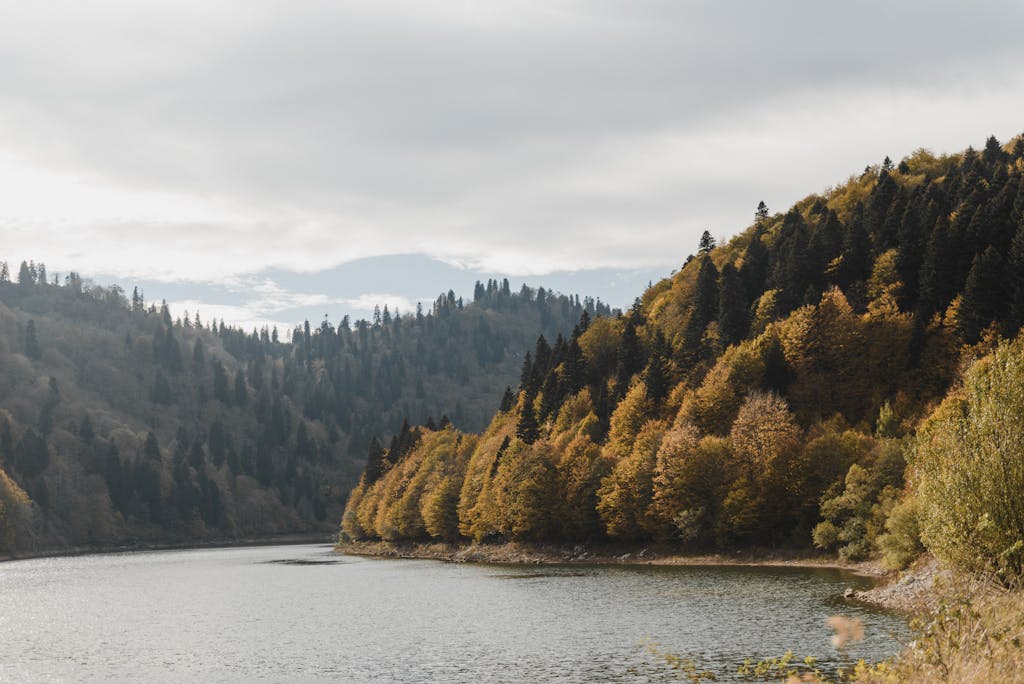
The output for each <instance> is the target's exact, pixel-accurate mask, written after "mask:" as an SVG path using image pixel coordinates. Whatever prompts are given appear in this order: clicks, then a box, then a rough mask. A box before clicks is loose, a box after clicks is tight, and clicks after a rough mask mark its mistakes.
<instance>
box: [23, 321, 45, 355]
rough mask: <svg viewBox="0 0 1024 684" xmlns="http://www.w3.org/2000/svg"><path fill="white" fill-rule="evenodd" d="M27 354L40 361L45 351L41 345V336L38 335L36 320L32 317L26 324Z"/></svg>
mask: <svg viewBox="0 0 1024 684" xmlns="http://www.w3.org/2000/svg"><path fill="white" fill-rule="evenodd" d="M25 356H27V357H28V358H30V359H32V360H33V361H38V360H39V359H41V358H42V356H43V351H42V349H40V347H39V337H38V336H37V335H36V322H35V320H32V319H29V322H28V324H27V325H26V326H25Z"/></svg>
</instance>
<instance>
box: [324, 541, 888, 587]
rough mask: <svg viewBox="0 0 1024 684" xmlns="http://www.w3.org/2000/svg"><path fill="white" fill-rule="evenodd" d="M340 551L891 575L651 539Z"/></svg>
mask: <svg viewBox="0 0 1024 684" xmlns="http://www.w3.org/2000/svg"><path fill="white" fill-rule="evenodd" d="M334 548H335V551H337V552H338V553H343V554H349V555H353V556H365V557H370V558H393V559H427V560H441V561H446V562H449V563H495V564H500V565H582V564H593V565H663V566H683V565H706V566H714V565H718V566H748V567H791V568H826V569H832V570H842V571H844V572H849V573H851V574H854V575H857V576H859V577H865V578H870V579H875V580H878V579H883V578H885V577H886V576H889V575H892V574H893V573H890V572H888V571H885V570H883V569H882V568H881V566H879V565H878V564H877V563H874V562H871V561H868V562H864V563H845V562H843V561H841V560H839V559H838V558H836V557H835V556H827V555H820V554H817V555H815V554H811V553H807V552H801V551H799V550H780V549H757V548H755V549H744V550H738V551H735V552H733V553H710V554H707V553H705V554H685V553H680V552H679V550H678V549H673V548H671V547H661V546H658V545H654V544H649V545H645V546H593V547H583V546H581V545H576V546H572V547H569V546H557V545H545V544H537V545H533V544H517V543H511V542H510V543H505V544H468V545H459V544H446V543H440V542H433V543H403V544H393V543H389V542H339V543H337V544H336V545H335V547H334Z"/></svg>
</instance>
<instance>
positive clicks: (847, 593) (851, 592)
mask: <svg viewBox="0 0 1024 684" xmlns="http://www.w3.org/2000/svg"><path fill="white" fill-rule="evenodd" d="M856 595H857V592H856V591H855V590H854V589H853V587H846V591H844V592H843V598H845V599H850V598H853V597H855V596H856Z"/></svg>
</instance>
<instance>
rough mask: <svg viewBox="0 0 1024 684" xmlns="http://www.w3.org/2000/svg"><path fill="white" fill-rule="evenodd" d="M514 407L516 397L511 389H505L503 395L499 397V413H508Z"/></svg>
mask: <svg viewBox="0 0 1024 684" xmlns="http://www.w3.org/2000/svg"><path fill="white" fill-rule="evenodd" d="M515 405H516V395H515V393H514V392H513V391H512V388H511V387H506V388H505V394H503V395H502V397H501V406H500V407H499V408H498V410H499V411H501V412H502V413H508V412H509V411H511V410H512V409H513V408H515Z"/></svg>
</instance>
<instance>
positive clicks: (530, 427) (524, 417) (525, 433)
mask: <svg viewBox="0 0 1024 684" xmlns="http://www.w3.org/2000/svg"><path fill="white" fill-rule="evenodd" d="M516 437H518V438H519V439H521V440H523V441H524V442H526V443H527V444H533V443H534V442H536V441H537V439H538V438H539V437H540V426H539V425H538V424H537V414H536V413H535V412H534V410H533V397H532V396H529V395H527V396H526V397H524V399H523V408H522V411H521V412H520V414H519V422H518V423H516Z"/></svg>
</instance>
